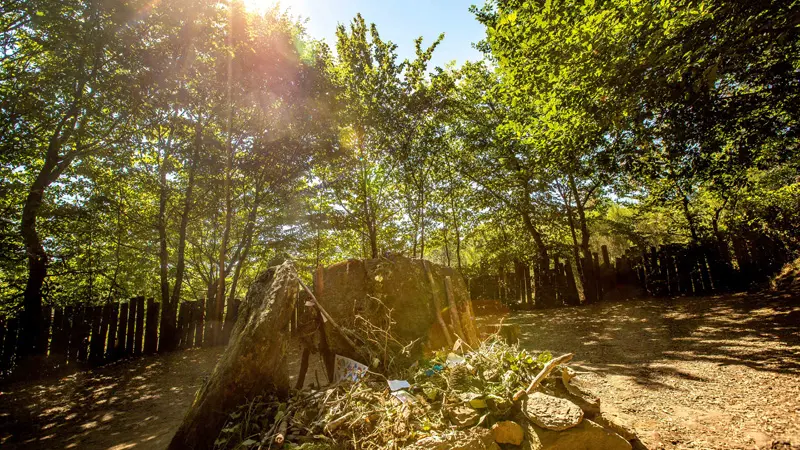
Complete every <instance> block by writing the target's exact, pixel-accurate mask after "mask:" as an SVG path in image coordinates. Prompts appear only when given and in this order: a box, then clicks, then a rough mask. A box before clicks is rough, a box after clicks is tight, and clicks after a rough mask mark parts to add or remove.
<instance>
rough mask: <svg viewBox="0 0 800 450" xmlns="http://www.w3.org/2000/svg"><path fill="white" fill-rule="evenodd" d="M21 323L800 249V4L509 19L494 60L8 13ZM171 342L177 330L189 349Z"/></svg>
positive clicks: (485, 9)
mask: <svg viewBox="0 0 800 450" xmlns="http://www.w3.org/2000/svg"><path fill="white" fill-rule="evenodd" d="M3 11H4V12H3V15H2V19H0V28H2V46H3V55H2V64H1V65H0V136H1V139H0V175H2V176H1V177H0V194H1V195H0V211H2V215H1V217H2V218H0V314H3V315H8V316H16V315H21V317H22V319H23V323H25V324H26V325H25V333H26V334H25V336H27V338H26V340H23V341H22V342H23V344H21V345H23V346H24V348H25V351H28V352H33V353H35V352H36V351H37V348H36V343H35V342H34V341H35V339H32V338H31V336H35V335H36V333H37V330H38V329H39V327H41V317H40V312H39V311H40V310H41V306H42V305H43V304H44V305H58V306H65V305H70V304H77V303H81V302H89V303H94V304H102V303H104V302H109V301H114V300H117V299H120V298H126V297H131V296H134V295H147V296H153V297H156V298H157V299H158V301H160V302H161V304H162V305H163V306H162V311H163V315H162V318H161V320H162V323H164V324H166V325H162V335H161V339H162V342H161V344H160V345H161V346H162V348H165V349H169V348H173V347H174V345H175V341H174V337H173V336H172V335H171V333H172V332H173V331H171V330H173V329H174V323H175V320H176V314H177V308H178V305H179V303H180V302H181V301H184V300H189V299H197V298H204V297H206V298H214V299H216V302H217V303H216V304H217V305H218V307H219V308H221V307H222V306H221V305H222V304H224V302H225V300H226V299H234V298H237V297H242V296H243V294H244V293H245V291H246V289H247V287H248V285H249V284H250V282H251V281H252V280H253V279H254V277H255V275H256V274H257V273H259V272H260V271H262V270H264V269H265V268H267V267H268V266H270V265H272V264H273V263H274V262H276V261H278V260H280V259H283V258H286V257H291V258H294V259H295V260H297V261H298V263H299V266H300V268H301V270H303V271H304V273H305V274H306V275H308V274H310V273H311V271H312V270H313V268H314V267H316V266H317V265H319V264H329V263H332V262H335V261H338V260H341V259H345V258H362V257H368V258H377V257H379V256H380V255H382V254H385V253H401V254H405V255H409V256H412V257H416V258H427V259H433V260H436V261H438V262H441V263H444V264H448V265H452V266H456V267H458V268H459V269H460V270H461V271H462V272H463V273H464V274H465V275H467V276H475V275H479V274H486V273H497V272H498V271H501V272H504V271H506V270H508V269H512V270H514V271H515V272H517V271H519V270H521V267H522V266H530V267H531V268H532V269H533V275H532V277H533V278H532V279H531V281H530V287H531V294H530V295H531V296H535V297H536V298H535V301H536V303H537V304H539V305H545V306H554V305H555V304H557V302H558V300H557V299H556V296H555V293H554V283H555V282H556V281H555V280H556V277H555V275H551V274H550V272H549V271H550V270H551V264H552V262H553V261H554V260H558V258H561V260H566V261H568V264H570V265H572V266H574V267H575V273H576V275H577V277H576V278H577V279H578V284H579V285H580V290H581V293H582V294H581V295H582V297H583V299H584V301H587V302H591V301H596V300H598V299H599V291H598V290H597V286H596V284H595V282H594V281H593V280H594V278H595V274H594V272H593V271H594V270H595V269H594V265H593V264H592V257H593V256H592V255H593V254H594V253H596V252H597V251H598V248H599V247H600V245H608V246H609V249H610V252H611V253H612V257H613V256H621V255H622V254H624V253H625V252H626V251H627V250H628V249H629V248H631V247H636V248H640V249H645V248H647V247H649V246H651V245H659V244H670V243H682V244H687V245H692V244H694V245H697V244H700V243H702V242H718V243H720V244H722V243H725V242H727V241H728V240H729V239H730V238H731V236H737V235H742V236H743V235H750V234H758V235H759V236H766V237H767V238H768V239H771V240H772V241H774V242H776V243H778V245H779V246H780V247H781V248H782V249H784V250H783V251H785V252H786V253H787V254H792V253H793V252H794V253H796V252H797V251H798V249H799V248H800V233H798V231H797V230H798V229H800V228H798V225H800V216H798V214H799V213H798V211H800V178H798V169H800V167H799V166H800V159H799V158H798V156H800V154H799V153H800V149H798V114H799V110H798V108H800V106H798V105H800V98H798V96H800V39H799V37H800V36H798V34H799V33H800V2H797V1H790V2H786V1H774V0H773V1H770V0H765V1H755V2H729V1H722V0H663V1H660V2H651V1H630V0H625V1H621V0H606V1H602V0H585V1H583V0H582V1H559V0H546V1H544V0H541V1H540V0H489V1H487V2H486V3H485V4H484V5H481V6H478V7H473V9H472V11H473V13H474V15H475V17H476V19H477V20H478V21H480V22H481V23H482V24H483V25H484V26H485V29H486V35H485V39H484V40H483V41H482V42H479V43H477V44H476V45H477V47H478V48H479V49H481V50H482V51H483V53H484V55H485V58H484V60H483V61H477V62H467V63H465V64H464V65H462V66H460V67H457V66H455V65H450V66H448V67H445V68H440V67H431V65H430V61H431V56H432V55H433V54H434V52H436V51H437V46H438V45H439V43H440V42H441V41H442V40H443V39H447V38H446V37H445V36H440V37H439V38H438V39H437V40H435V41H433V42H423V40H422V39H421V38H420V39H418V40H417V41H416V42H414V44H415V50H416V51H415V55H414V57H413V58H412V59H406V60H401V59H400V58H399V57H398V54H397V46H396V44H395V43H393V42H391V41H387V40H385V39H384V38H382V37H381V34H380V33H379V31H378V26H376V25H375V24H370V23H369V22H368V20H367V19H366V18H364V17H362V16H361V15H358V16H356V17H355V18H354V19H353V20H352V22H350V23H348V24H341V25H339V27H338V29H337V30H336V41H335V42H334V43H332V44H331V46H330V47H329V46H328V44H326V43H324V42H321V41H317V40H315V39H313V38H312V37H310V36H308V35H307V33H306V31H305V29H304V26H303V22H302V21H301V20H300V19H298V18H296V17H293V16H291V15H290V14H289V13H287V12H285V11H283V10H281V9H280V8H279V7H274V8H273V9H271V10H268V11H266V12H264V13H255V12H252V11H248V10H247V9H246V8H245V7H244V5H243V4H242V3H241V2H239V1H237V0H218V1H213V2H209V1H204V0H203V1H201V0H174V1H169V2H155V3H154V2H146V1H139V0H133V1H120V0H67V1H59V2H53V1H39V0H9V1H4V2H3ZM170 327H172V328H170Z"/></svg>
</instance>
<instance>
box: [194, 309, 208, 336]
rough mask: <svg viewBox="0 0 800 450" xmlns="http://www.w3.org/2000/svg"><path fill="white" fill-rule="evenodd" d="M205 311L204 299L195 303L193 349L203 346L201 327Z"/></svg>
mask: <svg viewBox="0 0 800 450" xmlns="http://www.w3.org/2000/svg"><path fill="white" fill-rule="evenodd" d="M205 309H206V299H204V298H202V299H200V300H199V301H198V302H197V325H195V333H194V346H195V347H202V346H203V325H204V317H203V316H204V313H205Z"/></svg>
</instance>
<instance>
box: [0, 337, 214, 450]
mask: <svg viewBox="0 0 800 450" xmlns="http://www.w3.org/2000/svg"><path fill="white" fill-rule="evenodd" d="M222 350H223V349H222V347H215V348H205V349H192V350H186V351H181V352H176V353H173V354H169V355H166V356H146V357H142V358H136V359H131V360H127V361H120V362H118V363H115V364H111V365H108V366H105V367H101V368H98V369H93V370H88V371H83V372H78V373H74V374H72V375H69V376H66V377H62V378H57V379H47V380H41V381H22V382H17V383H14V384H12V385H10V386H2V387H0V447H2V448H3V449H4V450H5V449H23V448H24V449H38V448H47V449H70V448H74V449H81V450H82V449H89V450H92V449H97V450H101V449H102V450H106V449H113V450H124V449H129V448H136V449H151V448H152V449H163V448H166V446H167V444H168V443H169V441H170V439H172V435H173V434H174V433H175V430H176V429H177V428H178V425H180V423H181V420H183V415H184V414H185V413H186V410H187V409H188V407H189V405H190V404H191V402H192V400H193V399H194V395H195V392H196V391H197V389H198V388H199V387H200V384H201V383H202V382H203V379H204V377H206V376H208V375H209V374H210V373H211V371H212V370H213V368H214V365H216V363H217V359H218V358H219V356H220V355H221V354H222Z"/></svg>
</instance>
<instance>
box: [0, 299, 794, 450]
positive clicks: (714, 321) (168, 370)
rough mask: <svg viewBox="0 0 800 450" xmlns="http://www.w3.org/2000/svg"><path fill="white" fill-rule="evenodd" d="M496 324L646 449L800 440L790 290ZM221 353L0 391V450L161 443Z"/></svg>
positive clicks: (612, 306)
mask: <svg viewBox="0 0 800 450" xmlns="http://www.w3.org/2000/svg"><path fill="white" fill-rule="evenodd" d="M497 319H498V317H497V316H489V317H483V318H481V321H482V322H483V323H485V324H488V323H491V322H494V321H496V320H497ZM505 321H506V323H508V322H512V323H519V324H520V326H521V335H520V338H521V343H522V344H523V345H524V346H525V347H526V348H528V349H530V350H551V351H552V352H553V353H556V354H559V353H566V352H574V353H575V354H576V357H575V360H574V363H573V364H572V366H574V367H576V368H577V369H578V370H585V371H586V372H589V373H587V374H583V375H582V376H581V377H582V378H583V379H584V381H585V382H584V385H586V386H588V387H589V388H590V389H592V390H593V391H594V392H595V393H597V394H598V395H599V396H600V398H601V399H602V402H603V408H604V410H611V411H613V412H616V413H619V414H622V415H625V416H628V417H629V418H630V419H631V421H632V424H633V426H634V428H635V429H636V431H637V432H638V433H639V435H640V437H641V438H642V440H643V441H644V443H645V444H646V445H647V447H648V448H650V449H651V450H655V449H661V448H670V449H671V448H692V449H749V448H759V447H760V448H790V447H789V446H788V445H786V446H781V445H780V444H777V442H780V441H785V442H791V443H793V444H794V445H795V446H796V447H795V448H800V400H798V399H800V301H798V297H797V296H795V297H794V298H789V297H781V296H778V295H733V296H724V297H706V298H699V299H697V298H685V299H672V300H637V301H631V302H619V303H603V304H599V305H592V306H588V307H581V308H565V309H559V310H557V311H536V312H525V313H519V314H513V315H511V316H509V317H506V318H505ZM221 351H222V349H221V348H213V349H201V350H187V351H184V352H179V353H175V354H171V355H167V356H163V357H158V356H152V357H144V358H139V359H134V360H130V361H123V362H120V363H117V364H114V365H110V366H106V367H103V368H100V369H95V370H91V371H85V372H80V373H76V374H73V375H70V376H66V377H62V378H58V379H49V380H41V381H24V382H18V383H15V384H12V385H10V386H5V387H0V446H2V447H3V448H4V449H6V448H9V449H16V448H54V449H56V448H58V449H62V448H76V449H103V450H105V449H114V450H122V449H129V448H136V449H145V448H154V449H162V448H164V447H165V446H166V444H167V443H168V442H169V440H170V438H171V437H172V434H173V433H174V431H175V429H176V428H177V426H178V425H179V423H180V421H181V420H182V418H183V414H184V412H185V411H186V408H187V407H188V406H189V404H190V403H191V401H192V399H193V398H194V394H195V391H196V390H197V388H198V387H199V386H200V384H201V383H202V381H203V378H204V377H205V376H207V375H208V374H210V372H211V370H212V369H213V366H214V365H215V364H216V361H217V359H218V358H219V355H220V353H221Z"/></svg>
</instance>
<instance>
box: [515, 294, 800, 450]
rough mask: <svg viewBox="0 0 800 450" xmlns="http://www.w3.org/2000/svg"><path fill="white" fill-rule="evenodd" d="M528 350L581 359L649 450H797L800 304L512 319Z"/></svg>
mask: <svg viewBox="0 0 800 450" xmlns="http://www.w3.org/2000/svg"><path fill="white" fill-rule="evenodd" d="M506 322H511V323H518V324H520V331H521V336H520V341H521V344H522V345H524V346H525V347H526V348H528V349H532V350H551V351H552V352H553V353H554V354H560V353H567V352H574V353H575V354H576V356H575V359H574V360H573V361H574V363H573V365H574V366H581V367H583V368H584V369H585V370H586V371H587V372H589V373H587V374H583V375H582V376H581V377H582V378H583V379H584V381H585V383H584V385H587V386H588V387H589V388H590V389H591V390H592V391H594V392H595V393H597V394H598V395H599V396H600V398H601V400H602V405H603V408H604V410H609V409H610V410H612V411H614V412H621V413H622V414H624V415H626V416H629V417H630V418H631V419H632V423H633V426H634V428H635V429H636V431H637V432H638V433H639V435H640V437H641V439H642V440H643V442H644V443H645V444H646V445H647V447H648V448H650V449H661V448H687V449H752V448H798V449H800V297H798V296H796V295H794V296H792V295H789V294H787V295H777V294H775V295H734V296H724V297H706V298H681V299H670V300H638V301H631V302H620V303H603V304H598V305H592V306H588V307H581V308H567V309H560V310H558V311H537V312H530V313H522V314H515V315H513V316H511V317H509V318H507V319H506Z"/></svg>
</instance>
